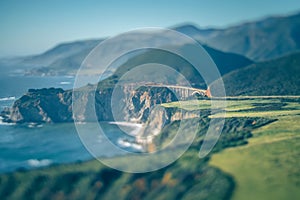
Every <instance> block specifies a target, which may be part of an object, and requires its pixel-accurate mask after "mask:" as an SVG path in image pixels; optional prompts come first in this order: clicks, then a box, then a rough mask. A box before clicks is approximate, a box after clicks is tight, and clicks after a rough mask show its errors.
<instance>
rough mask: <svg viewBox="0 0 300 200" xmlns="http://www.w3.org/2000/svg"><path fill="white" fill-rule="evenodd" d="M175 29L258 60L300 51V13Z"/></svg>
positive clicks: (226, 50) (221, 48) (212, 45)
mask: <svg viewBox="0 0 300 200" xmlns="http://www.w3.org/2000/svg"><path fill="white" fill-rule="evenodd" d="M175 30H177V31H180V32H182V33H184V34H187V35H189V36H191V37H193V38H195V39H197V40H199V41H201V42H202V43H204V44H207V45H208V46H211V47H213V48H216V49H219V50H222V51H225V52H234V53H237V54H241V55H244V56H246V57H248V58H250V59H252V60H255V61H263V60H269V59H273V58H277V57H280V56H283V55H286V54H288V53H291V52H295V51H299V50H300V39H299V35H300V13H298V14H295V15H291V16H278V17H269V18H265V19H262V20H258V21H253V22H248V23H244V24H240V25H236V26H232V27H228V28H223V29H201V28H197V27H196V26H193V25H190V24H186V25H182V26H178V27H175Z"/></svg>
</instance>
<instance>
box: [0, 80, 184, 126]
mask: <svg viewBox="0 0 300 200" xmlns="http://www.w3.org/2000/svg"><path fill="white" fill-rule="evenodd" d="M93 87H94V86H93V85H90V86H86V87H85V88H84V89H80V90H76V91H75V93H74V96H75V97H76V99H77V101H79V103H78V104H79V105H80V106H79V107H76V109H79V110H77V111H76V112H73V111H72V93H73V91H72V90H66V91H65V90H63V89H60V88H49V89H29V90H28V92H27V93H26V94H25V95H23V96H22V97H21V98H19V99H18V100H16V101H15V102H14V104H13V106H12V107H11V108H8V109H5V110H4V111H2V113H1V116H2V118H3V121H5V122H13V123H59V122H72V121H73V120H74V119H76V120H77V121H85V122H89V121H92V120H93V118H92V117H90V114H91V113H92V112H94V111H96V115H97V118H98V121H113V120H114V119H115V118H114V116H113V113H112V109H111V96H112V93H113V89H112V88H104V89H97V90H96V92H95V90H94V89H93ZM122 92H123V96H122V98H119V99H118V100H119V102H117V103H119V104H122V106H120V108H118V109H119V111H118V112H119V113H120V116H121V118H119V119H117V120H119V121H131V122H138V123H144V122H146V121H147V119H148V117H149V115H150V112H151V109H152V108H153V107H154V106H155V105H159V104H162V103H167V102H172V101H177V97H176V95H175V94H174V92H173V91H171V90H170V89H168V88H166V87H147V86H143V87H139V88H136V89H134V90H133V89H132V88H130V87H129V86H124V87H123V88H122ZM92 98H94V99H95V101H94V102H95V104H94V105H91V103H90V102H91V101H92V100H93V99H92ZM74 113H76V114H74ZM174 117H175V118H178V117H177V116H175V115H174V116H173V118H174Z"/></svg>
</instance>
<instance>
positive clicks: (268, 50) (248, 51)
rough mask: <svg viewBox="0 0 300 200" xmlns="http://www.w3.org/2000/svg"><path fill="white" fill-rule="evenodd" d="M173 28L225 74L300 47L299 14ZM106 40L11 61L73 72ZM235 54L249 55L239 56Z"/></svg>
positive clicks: (29, 68) (30, 69)
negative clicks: (195, 43)
mask: <svg viewBox="0 0 300 200" xmlns="http://www.w3.org/2000/svg"><path fill="white" fill-rule="evenodd" d="M172 29H174V30H176V31H179V32H181V33H184V34H186V35H188V36H190V37H192V38H194V39H195V40H197V41H199V42H200V43H201V44H203V45H204V48H205V49H206V50H207V51H208V53H209V54H211V53H212V54H214V55H215V56H214V55H211V56H212V58H213V59H214V61H215V63H216V64H217V66H218V67H219V68H220V71H221V73H222V74H224V73H223V72H224V71H226V72H229V71H231V70H232V69H235V68H236V66H234V65H236V64H235V63H236V62H240V61H241V60H246V58H249V59H250V60H253V61H254V62H257V61H265V60H270V59H274V58H278V57H281V56H284V55H288V54H290V53H293V52H297V51H299V49H300V37H299V35H300V14H295V15H290V16H277V17H269V18H265V19H262V20H258V21H254V22H248V23H243V24H240V25H236V26H232V27H228V28H222V29H216V28H208V29H203V28H198V27H197V26H194V25H191V24H183V25H180V26H175V27H173V28H172ZM103 40H104V39H94V40H82V41H76V42H68V43H62V44H59V45H57V46H55V47H54V48H52V49H50V50H48V51H46V52H44V53H42V54H39V55H33V56H27V57H23V58H18V59H16V61H15V62H12V63H14V65H15V66H19V68H21V69H23V70H25V71H26V73H27V74H30V75H57V74H69V75H74V74H75V73H76V71H77V69H78V68H79V66H80V65H81V63H82V61H83V59H84V58H85V57H86V56H87V55H88V53H89V52H90V51H91V50H92V49H93V48H94V47H95V46H96V45H98V44H99V43H100V42H101V41H103ZM117 46H118V44H116V47H117ZM212 49H213V50H212ZM227 53H230V55H228V54H227ZM235 54H239V55H241V56H244V57H246V58H242V57H239V58H238V55H235ZM223 56H225V57H226V58H224V57H223ZM231 56H233V57H232V58H231ZM237 58H238V59H237ZM223 63H226V64H225V65H226V66H227V67H228V68H227V69H224V68H223V66H222V64H223ZM243 66H244V65H240V66H239V67H243ZM222 71H223V72H222Z"/></svg>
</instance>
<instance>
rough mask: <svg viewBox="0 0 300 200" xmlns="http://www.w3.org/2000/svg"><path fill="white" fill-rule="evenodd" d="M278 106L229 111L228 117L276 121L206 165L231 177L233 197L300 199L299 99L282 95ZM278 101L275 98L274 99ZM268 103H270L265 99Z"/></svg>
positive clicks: (221, 153) (259, 129)
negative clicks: (261, 118)
mask: <svg viewBox="0 0 300 200" xmlns="http://www.w3.org/2000/svg"><path fill="white" fill-rule="evenodd" d="M279 100H280V101H281V102H284V104H282V105H281V106H280V107H277V108H276V107H274V108H273V109H272V110H271V109H269V110H268V111H263V110H259V109H256V110H254V111H253V112H251V110H249V111H248V112H245V111H244V110H243V109H242V111H236V112H229V113H227V116H226V117H228V118H235V117H242V116H257V117H265V118H272V119H277V121H275V122H273V123H271V124H268V125H266V126H263V127H260V128H258V129H256V130H254V131H252V133H253V137H252V138H250V139H249V140H248V144H247V145H245V146H240V147H235V148H229V149H225V150H223V151H222V152H220V153H217V154H214V155H213V156H212V158H211V160H210V165H211V166H215V167H218V168H220V169H221V170H222V171H224V172H227V173H229V174H230V175H232V176H233V178H234V180H235V182H236V188H235V191H234V193H233V198H232V199H235V200H246V199H249V200H250V199H299V198H300V190H299V188H300V168H299V166H300V159H299V158H300V123H299V122H300V115H299V114H300V112H299V111H300V109H299V105H300V104H299V101H297V102H293V101H291V102H288V101H285V99H284V98H282V99H279ZM275 102H277V103H278V100H274V101H273V104H275ZM269 103H270V104H272V102H269ZM256 105H258V104H256Z"/></svg>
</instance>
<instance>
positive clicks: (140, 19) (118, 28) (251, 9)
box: [0, 0, 300, 57]
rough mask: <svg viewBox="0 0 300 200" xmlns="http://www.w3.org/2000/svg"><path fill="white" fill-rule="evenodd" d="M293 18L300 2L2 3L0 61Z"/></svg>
mask: <svg viewBox="0 0 300 200" xmlns="http://www.w3.org/2000/svg"><path fill="white" fill-rule="evenodd" d="M296 12H300V1H299V0H277V1H274V0H251V1H241V0H228V1H222V0H119V1H116V0H107V1H104V0H98V1H96V0H85V1H76V0H44V1H41V0H26V1H23V0H0V57H7V56H20V55H31V54H38V53H42V52H44V51H46V50H47V49H49V48H52V47H53V46H55V45H57V44H59V43H61V42H68V41H75V40H83V39H90V38H103V37H108V36H114V35H117V34H120V33H122V32H126V31H130V30H132V29H136V28H141V27H170V26H174V25H176V24H183V23H186V22H188V23H193V24H196V25H197V26H198V27H227V26H231V25H236V24H239V23H242V22H245V21H252V20H257V19H261V18H263V17H266V16H272V15H287V14H293V13H296Z"/></svg>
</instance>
